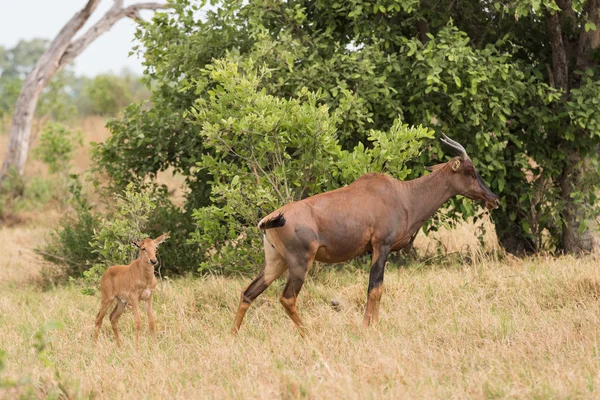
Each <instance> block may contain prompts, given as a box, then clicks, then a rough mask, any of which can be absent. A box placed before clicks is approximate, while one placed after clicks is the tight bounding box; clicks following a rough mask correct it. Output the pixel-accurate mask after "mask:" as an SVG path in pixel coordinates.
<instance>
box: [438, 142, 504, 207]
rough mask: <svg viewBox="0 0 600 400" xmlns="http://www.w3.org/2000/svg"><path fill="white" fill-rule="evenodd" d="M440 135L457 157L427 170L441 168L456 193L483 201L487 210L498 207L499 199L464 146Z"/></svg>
mask: <svg viewBox="0 0 600 400" xmlns="http://www.w3.org/2000/svg"><path fill="white" fill-rule="evenodd" d="M442 136H443V137H442V139H441V141H442V142H443V143H445V144H447V145H448V146H450V147H451V148H452V149H454V150H455V151H456V152H457V153H458V157H455V158H453V159H452V160H450V161H448V162H447V163H443V164H438V165H434V166H432V167H427V170H428V171H431V172H433V171H436V170H441V169H443V170H445V171H448V176H449V178H448V179H449V180H450V184H451V185H452V187H453V189H454V190H455V191H456V192H457V193H458V194H460V195H462V196H465V197H467V198H469V199H471V200H480V201H482V202H484V204H485V207H486V208H487V209H488V210H493V209H494V208H498V207H499V206H500V199H499V198H498V196H496V195H495V194H494V193H493V192H492V191H491V190H490V188H489V187H488V186H487V185H486V184H485V182H484V181H483V179H481V176H479V173H478V172H477V170H476V169H475V166H474V165H473V162H472V161H471V159H470V158H469V156H468V155H467V151H466V150H465V148H464V147H463V146H462V145H461V144H460V143H458V142H455V141H454V140H452V139H450V138H449V137H448V136H446V135H444V134H443V133H442Z"/></svg>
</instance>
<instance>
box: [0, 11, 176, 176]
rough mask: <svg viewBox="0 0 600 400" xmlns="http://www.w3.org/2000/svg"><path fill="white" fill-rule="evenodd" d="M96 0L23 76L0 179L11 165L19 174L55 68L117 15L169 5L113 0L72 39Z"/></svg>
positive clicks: (122, 16) (110, 25)
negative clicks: (39, 108) (33, 124)
mask: <svg viewBox="0 0 600 400" xmlns="http://www.w3.org/2000/svg"><path fill="white" fill-rule="evenodd" d="M100 1H101V0H88V2H87V3H86V5H85V6H84V7H83V8H82V9H81V10H79V11H78V12H77V13H75V15H73V17H72V18H71V19H70V20H69V21H67V23H66V24H65V25H64V26H63V28H62V29H61V30H60V32H59V33H58V35H56V37H55V38H54V40H52V42H51V43H50V46H48V48H47V49H46V51H44V53H43V54H42V56H41V57H40V59H39V60H38V61H37V63H36V64H35V66H34V67H33V69H32V70H31V72H30V73H29V75H27V77H26V78H25V81H24V82H23V86H22V88H21V91H20V93H19V97H17V102H16V104H15V109H14V112H13V114H12V118H11V125H10V133H9V143H8V149H7V151H6V158H5V159H4V163H3V164H2V169H1V170H0V182H1V181H2V180H3V179H4V178H5V177H6V175H7V174H8V171H9V170H11V169H13V168H14V169H16V170H17V172H18V173H19V174H20V175H23V172H24V171H25V162H26V161H27V156H28V153H29V145H30V142H31V126H32V122H33V116H34V114H35V109H36V107H37V102H38V99H39V97H40V95H41V93H42V90H44V87H46V85H48V83H49V82H50V80H51V79H52V77H53V76H54V75H55V74H56V73H57V72H58V70H59V69H60V68H61V67H63V66H64V65H65V64H68V63H69V62H71V61H73V59H74V58H75V57H77V56H78V55H79V54H81V52H82V51H83V50H84V49H85V48H86V47H87V46H88V45H89V44H90V43H92V42H93V41H94V40H95V39H96V38H98V36H100V35H101V34H102V33H104V32H106V31H108V30H109V29H110V28H111V27H112V26H113V25H114V24H115V23H116V22H117V21H118V20H119V19H121V18H124V17H129V18H134V19H140V15H139V12H140V11H141V10H159V9H166V8H169V6H168V5H167V4H160V3H138V4H133V5H131V6H128V7H125V8H124V7H123V0H114V4H113V6H112V7H111V8H110V10H109V11H108V12H107V13H106V14H105V15H104V16H103V17H102V18H101V19H100V21H98V22H97V23H96V24H94V26H92V27H91V28H90V29H89V30H88V31H87V32H86V33H85V34H84V35H83V36H82V37H81V38H79V39H77V40H75V41H73V37H74V36H75V35H76V34H77V32H79V30H80V29H81V28H82V27H83V25H84V24H85V23H86V22H87V20H88V19H89V17H90V16H91V15H92V13H93V12H94V11H95V10H96V8H97V6H98V4H99V3H100Z"/></svg>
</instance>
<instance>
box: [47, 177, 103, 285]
mask: <svg viewBox="0 0 600 400" xmlns="http://www.w3.org/2000/svg"><path fill="white" fill-rule="evenodd" d="M68 191H69V193H70V195H71V197H70V199H69V202H68V204H69V205H70V206H71V210H70V211H69V212H67V213H66V214H65V216H64V217H63V219H62V221H61V223H60V227H59V228H57V229H55V230H54V231H52V232H50V234H49V238H48V240H47V241H46V243H45V244H44V246H43V247H42V248H41V249H38V250H37V251H38V252H39V253H40V254H41V255H42V256H43V257H44V258H45V259H46V260H48V261H51V262H53V263H56V264H61V265H63V266H65V268H66V270H65V274H66V276H69V277H81V276H82V275H83V272H84V271H85V270H86V269H87V268H89V266H90V265H93V264H94V263H95V262H96V261H97V260H98V254H96V253H94V252H93V250H94V248H93V247H92V245H91V243H92V240H93V238H94V232H95V230H96V229H97V228H98V227H99V225H100V216H99V215H98V214H97V213H96V212H94V211H93V210H92V206H91V205H90V203H89V201H88V199H87V197H86V195H85V193H84V191H83V186H82V184H81V182H80V179H79V176H78V175H71V179H70V181H69V186H68Z"/></svg>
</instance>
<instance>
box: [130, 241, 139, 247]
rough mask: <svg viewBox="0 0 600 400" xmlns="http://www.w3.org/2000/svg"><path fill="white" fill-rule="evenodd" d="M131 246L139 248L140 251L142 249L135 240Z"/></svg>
mask: <svg viewBox="0 0 600 400" xmlns="http://www.w3.org/2000/svg"><path fill="white" fill-rule="evenodd" d="M131 245H132V246H133V247H135V248H137V249H139V248H140V245H139V244H138V243H137V242H135V241H133V240H132V241H131Z"/></svg>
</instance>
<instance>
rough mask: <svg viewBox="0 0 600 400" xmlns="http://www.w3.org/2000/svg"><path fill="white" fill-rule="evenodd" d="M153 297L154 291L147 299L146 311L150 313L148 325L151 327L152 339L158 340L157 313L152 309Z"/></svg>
mask: <svg viewBox="0 0 600 400" xmlns="http://www.w3.org/2000/svg"><path fill="white" fill-rule="evenodd" d="M152 298H153V293H150V296H149V297H148V298H147V299H146V312H147V313H148V326H149V327H150V334H151V335H152V339H153V340H156V313H155V312H154V309H152Z"/></svg>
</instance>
